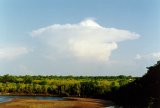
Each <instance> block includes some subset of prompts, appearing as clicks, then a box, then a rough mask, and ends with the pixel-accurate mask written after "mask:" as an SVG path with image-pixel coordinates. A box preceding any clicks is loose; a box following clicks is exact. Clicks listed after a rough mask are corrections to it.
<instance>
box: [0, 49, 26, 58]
mask: <svg viewBox="0 0 160 108" xmlns="http://www.w3.org/2000/svg"><path fill="white" fill-rule="evenodd" d="M28 52H29V49H27V48H25V47H0V59H14V58H16V57H18V56H21V55H23V54H26V53H28Z"/></svg>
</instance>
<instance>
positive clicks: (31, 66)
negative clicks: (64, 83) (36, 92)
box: [0, 0, 160, 76]
mask: <svg viewBox="0 0 160 108" xmlns="http://www.w3.org/2000/svg"><path fill="white" fill-rule="evenodd" d="M159 7H160V1H159V0H152V1H151V0H140V1H139V0H121V1H120V0H119V1H118V0H77V1H75V0H68V1H65V0H38V1H33V0H27V1H26V0H1V1H0V75H3V74H15V75H25V74H31V75H39V74H41V75H121V74H124V75H133V76H141V75H143V74H144V73H146V67H147V66H150V65H153V64H154V63H156V61H157V60H159V59H160V44H159V40H160V36H159V34H160V13H159V11H160V8H159Z"/></svg>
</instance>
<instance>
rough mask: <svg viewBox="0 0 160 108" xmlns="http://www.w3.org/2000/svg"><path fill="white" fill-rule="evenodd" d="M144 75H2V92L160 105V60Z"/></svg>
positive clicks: (149, 107)
mask: <svg viewBox="0 0 160 108" xmlns="http://www.w3.org/2000/svg"><path fill="white" fill-rule="evenodd" d="M147 68H148V72H147V73H146V74H145V75H144V76H143V77H132V76H123V75H120V76H96V77H95V76H52V75H51V76H41V75H39V76H30V75H25V76H14V75H8V74H7V75H3V76H0V94H1V95H44V96H47V95H50V96H74V97H92V98H103V99H107V100H112V101H113V102H115V103H116V105H118V106H124V108H125V107H126V108H130V106H132V107H134V108H159V107H160V92H159V91H160V61H158V62H157V64H155V65H153V66H150V67H147Z"/></svg>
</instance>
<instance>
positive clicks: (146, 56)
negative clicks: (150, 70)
mask: <svg viewBox="0 0 160 108" xmlns="http://www.w3.org/2000/svg"><path fill="white" fill-rule="evenodd" d="M135 59H138V60H141V59H157V60H160V52H154V53H149V54H137V55H136V57H135Z"/></svg>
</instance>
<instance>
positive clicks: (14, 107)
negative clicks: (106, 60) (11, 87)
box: [0, 98, 112, 108]
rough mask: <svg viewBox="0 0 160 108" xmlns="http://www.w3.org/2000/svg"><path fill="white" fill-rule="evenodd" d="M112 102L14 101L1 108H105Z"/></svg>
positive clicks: (84, 100)
mask: <svg viewBox="0 0 160 108" xmlns="http://www.w3.org/2000/svg"><path fill="white" fill-rule="evenodd" d="M111 104H112V102H110V101H104V100H100V99H91V98H66V100H34V99H13V100H12V101H10V102H5V103H0V108H104V107H107V106H109V105H111Z"/></svg>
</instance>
